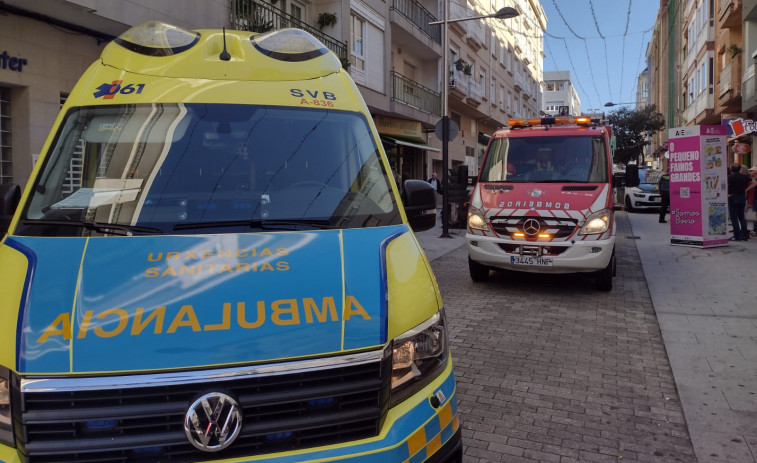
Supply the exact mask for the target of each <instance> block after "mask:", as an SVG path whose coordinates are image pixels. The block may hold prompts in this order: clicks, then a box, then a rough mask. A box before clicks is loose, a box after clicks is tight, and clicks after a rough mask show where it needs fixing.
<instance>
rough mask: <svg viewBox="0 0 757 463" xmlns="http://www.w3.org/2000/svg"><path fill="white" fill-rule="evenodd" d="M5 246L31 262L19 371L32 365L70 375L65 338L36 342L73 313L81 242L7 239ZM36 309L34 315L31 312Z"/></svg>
mask: <svg viewBox="0 0 757 463" xmlns="http://www.w3.org/2000/svg"><path fill="white" fill-rule="evenodd" d="M5 243H6V244H7V245H8V246H10V247H12V248H14V249H16V250H18V251H19V252H21V253H22V254H23V255H24V256H26V258H27V259H28V261H29V264H28V268H27V272H26V281H25V283H24V286H25V288H24V295H25V297H24V298H23V299H22V301H21V307H19V314H18V322H19V330H18V334H17V338H16V340H17V341H16V342H17V347H16V352H17V354H18V355H17V360H16V364H17V371H19V372H24V371H27V368H28V366H29V365H30V364H33V365H34V369H38V370H40V371H55V372H68V366H69V356H68V352H69V347H70V343H69V342H68V341H65V340H63V338H62V337H58V338H56V339H51V340H50V343H46V344H45V345H40V344H38V343H37V342H36V341H37V339H38V336H39V333H41V332H42V330H44V329H45V328H46V327H47V326H48V325H49V324H50V323H51V322H52V321H53V320H54V319H55V318H56V317H57V316H58V315H59V314H60V313H64V312H67V313H70V312H71V310H72V308H73V305H72V302H73V300H74V292H75V290H76V279H77V276H78V270H79V262H81V256H82V252H83V250H84V244H85V240H84V239H82V238H53V239H50V238H19V237H15V238H8V239H7V240H6V241H5ZM31 307H34V313H32V311H31V310H30V308H31Z"/></svg>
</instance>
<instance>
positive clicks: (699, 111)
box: [683, 87, 715, 124]
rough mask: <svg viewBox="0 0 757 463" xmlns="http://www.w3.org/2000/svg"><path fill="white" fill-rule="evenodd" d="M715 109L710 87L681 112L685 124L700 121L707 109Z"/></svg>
mask: <svg viewBox="0 0 757 463" xmlns="http://www.w3.org/2000/svg"><path fill="white" fill-rule="evenodd" d="M714 109H715V98H714V95H713V93H712V88H711V87H710V88H709V90H705V91H704V92H702V93H700V94H699V95H698V96H697V97H696V99H695V100H694V102H693V103H692V104H691V105H690V106H689V107H688V108H686V110H685V111H684V112H683V118H684V119H685V120H686V123H687V124H697V123H698V122H699V121H701V120H702V119H703V118H704V117H705V116H706V115H707V111H708V110H709V111H710V112H712V111H713V110H714Z"/></svg>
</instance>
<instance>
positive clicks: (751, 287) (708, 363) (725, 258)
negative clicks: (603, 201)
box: [416, 212, 757, 463]
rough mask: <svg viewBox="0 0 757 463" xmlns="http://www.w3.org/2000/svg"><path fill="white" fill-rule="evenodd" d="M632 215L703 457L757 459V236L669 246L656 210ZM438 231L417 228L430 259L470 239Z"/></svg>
mask: <svg viewBox="0 0 757 463" xmlns="http://www.w3.org/2000/svg"><path fill="white" fill-rule="evenodd" d="M619 214H627V213H626V212H619ZM628 218H629V221H630V223H631V227H632V236H618V239H634V241H635V242H636V246H637V249H638V251H639V257H640V260H641V263H642V266H643V269H644V275H645V279H646V281H647V287H648V288H649V292H650V294H651V297H652V302H653V305H654V308H655V312H656V314H657V319H658V322H659V325H660V330H661V332H662V336H663V341H664V343H665V348H666V350H667V353H668V357H669V359H670V364H671V367H672V369H673V376H674V377H675V381H676V386H677V388H678V393H679V395H680V399H681V405H682V407H683V411H684V415H685V418H686V422H687V425H688V428H689V433H690V435H691V440H692V443H693V445H694V450H695V453H696V456H697V459H698V461H699V463H757V238H753V239H751V240H749V241H745V242H744V241H736V242H729V244H728V245H727V246H723V247H717V248H708V249H699V248H692V247H683V246H671V245H670V224H661V223H658V221H657V219H658V215H657V213H630V214H628ZM441 234H442V228H441V221H440V220H437V226H436V227H435V228H432V229H431V230H427V231H425V232H420V233H417V234H416V235H417V236H418V239H419V241H420V242H421V245H422V246H423V248H424V250H425V251H426V255H427V256H428V258H429V260H434V259H436V258H438V257H440V256H443V255H444V254H446V253H448V252H450V251H452V250H454V249H457V248H458V247H460V246H464V245H465V230H459V229H454V228H450V230H449V234H450V237H449V238H440V236H441ZM466 277H467V275H466Z"/></svg>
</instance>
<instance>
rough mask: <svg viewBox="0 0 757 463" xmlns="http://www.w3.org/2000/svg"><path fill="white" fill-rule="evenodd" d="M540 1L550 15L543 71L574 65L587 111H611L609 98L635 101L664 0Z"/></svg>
mask: <svg viewBox="0 0 757 463" xmlns="http://www.w3.org/2000/svg"><path fill="white" fill-rule="evenodd" d="M541 4H542V6H543V7H544V12H545V13H546V15H547V31H546V35H545V42H544V53H545V55H546V56H545V58H544V71H570V77H571V81H572V83H573V86H574V87H575V88H576V91H577V92H578V96H579V98H580V99H581V110H582V111H583V112H593V110H598V111H605V112H611V111H612V110H613V108H608V107H604V105H605V103H607V102H613V103H618V104H620V103H634V102H635V101H636V84H637V78H638V75H639V73H641V72H642V71H643V70H644V68H645V67H646V61H645V59H646V58H645V54H646V50H647V45H648V44H649V41H650V39H651V38H652V27H653V26H654V22H655V19H656V17H657V10H658V8H659V6H660V0H541ZM579 37H581V38H579ZM627 107H631V108H632V107H633V105H629V106H627ZM616 108H617V107H616Z"/></svg>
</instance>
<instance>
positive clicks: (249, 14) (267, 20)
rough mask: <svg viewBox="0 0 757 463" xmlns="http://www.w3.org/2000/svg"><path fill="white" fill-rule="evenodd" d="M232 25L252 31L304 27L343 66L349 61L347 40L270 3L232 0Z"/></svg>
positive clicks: (241, 29) (252, 0)
mask: <svg viewBox="0 0 757 463" xmlns="http://www.w3.org/2000/svg"><path fill="white" fill-rule="evenodd" d="M231 26H232V27H233V28H234V29H238V30H240V31H251V32H266V31H269V30H273V29H283V28H286V27H294V28H297V29H302V30H304V31H307V32H309V33H311V34H312V35H313V36H314V37H315V38H317V39H318V40H320V41H321V42H322V43H323V44H324V45H326V48H328V49H329V50H331V51H333V52H334V54H336V56H337V57H338V58H339V60H340V61H341V62H342V65H343V66H344V65H346V64H347V63H348V62H349V61H348V57H347V44H346V43H345V42H341V41H339V40H338V39H336V38H334V37H332V36H330V35H328V34H324V33H323V32H322V31H321V30H320V29H318V28H317V27H313V26H311V25H309V24H307V23H306V22H304V21H302V20H301V19H298V18H296V17H294V16H292V15H290V14H288V13H286V12H285V11H283V10H280V9H278V8H276V7H275V6H273V5H270V4H268V3H258V2H256V1H254V0H231Z"/></svg>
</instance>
